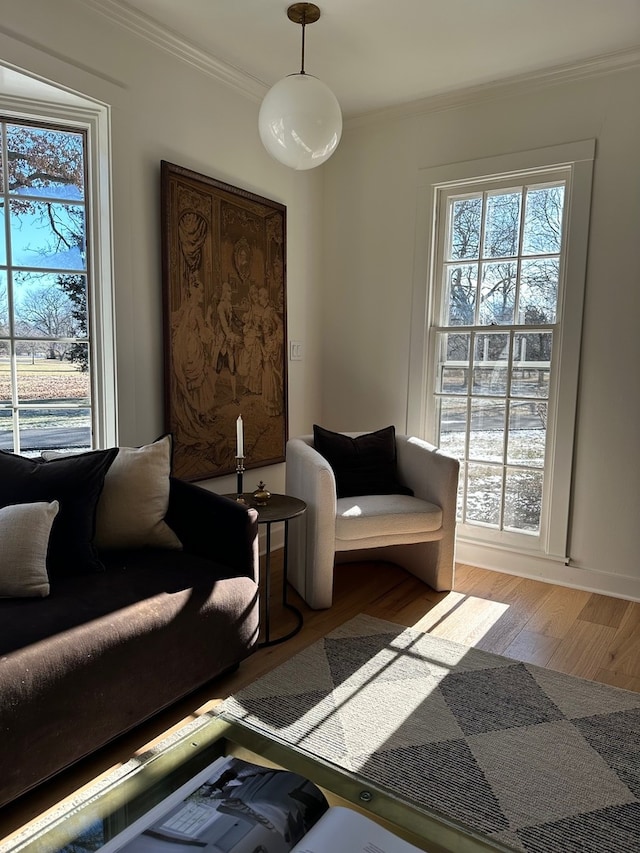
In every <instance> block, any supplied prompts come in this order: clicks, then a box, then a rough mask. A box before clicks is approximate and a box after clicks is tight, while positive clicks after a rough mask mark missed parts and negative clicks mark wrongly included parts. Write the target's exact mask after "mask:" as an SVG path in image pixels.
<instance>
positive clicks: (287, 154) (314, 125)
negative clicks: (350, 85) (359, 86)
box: [258, 3, 342, 169]
mask: <svg viewBox="0 0 640 853" xmlns="http://www.w3.org/2000/svg"><path fill="white" fill-rule="evenodd" d="M287 17H288V18H289V20H290V21H293V23H294V24H300V25H301V26H302V62H301V69H300V73H299V74H290V75H289V76H288V77H285V78H284V79H283V80H280V81H279V82H278V83H276V84H275V86H273V87H272V88H271V89H270V90H269V91H268V92H267V94H266V95H265V98H264V100H263V102H262V105H261V107H260V115H259V117H258V129H259V131H260V139H261V140H262V144H263V145H264V147H265V148H266V149H267V151H268V152H269V154H271V156H272V157H274V158H275V159H276V160H279V161H280V163H284V165H285V166H289V167H290V168H291V169H313V168H314V167H315V166H320V165H321V164H322V163H324V162H325V160H328V159H329V157H331V155H332V154H333V152H334V151H335V150H336V148H337V147H338V143H339V142H340V137H341V135H342V113H341V111H340V104H339V103H338V99H337V98H336V96H335V95H334V94H333V92H332V91H331V89H329V87H328V86H326V85H325V84H324V83H323V82H322V81H321V80H318V78H317V77H312V76H311V75H310V74H307V73H306V71H305V70H304V36H305V27H306V26H307V24H313V23H315V22H316V21H317V20H318V18H319V17H320V9H319V8H318V7H317V6H316V5H315V4H314V3H294V4H293V5H292V6H289V8H288V9H287Z"/></svg>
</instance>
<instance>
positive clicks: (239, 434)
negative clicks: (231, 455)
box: [236, 415, 244, 456]
mask: <svg viewBox="0 0 640 853" xmlns="http://www.w3.org/2000/svg"><path fill="white" fill-rule="evenodd" d="M236 456H244V431H243V428H242V415H238V420H237V421H236Z"/></svg>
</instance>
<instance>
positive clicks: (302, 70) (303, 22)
mask: <svg viewBox="0 0 640 853" xmlns="http://www.w3.org/2000/svg"><path fill="white" fill-rule="evenodd" d="M306 25H307V13H306V11H304V12H303V13H302V59H301V67H300V73H301V74H305V73H306V72H305V70H304V29H305V27H306Z"/></svg>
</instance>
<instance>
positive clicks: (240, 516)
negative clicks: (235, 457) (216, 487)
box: [165, 477, 259, 583]
mask: <svg viewBox="0 0 640 853" xmlns="http://www.w3.org/2000/svg"><path fill="white" fill-rule="evenodd" d="M165 520H166V522H167V524H168V525H169V527H171V529H172V530H174V531H175V533H176V535H177V536H178V538H179V539H180V541H181V542H182V544H183V546H184V549H185V551H189V552H190V553H192V554H197V555H198V556H200V557H205V558H207V559H210V560H215V562H216V563H221V564H222V565H224V566H228V567H229V569H231V570H232V571H233V573H234V574H236V575H246V576H247V577H250V578H251V579H252V580H254V581H256V583H257V581H258V577H259V550H258V513H257V511H256V510H255V509H250V508H247V507H245V506H242V505H241V504H238V503H236V502H235V501H232V500H229V498H225V497H223V496H222V495H218V494H216V493H215V492H210V491H209V490H208V489H204V488H202V487H201V486H196V485H195V484H194V483H187V482H185V481H184V480H179V479H177V478H176V477H172V478H171V490H170V494H169V509H168V511H167V515H166V518H165Z"/></svg>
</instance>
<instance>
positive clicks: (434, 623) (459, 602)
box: [413, 592, 509, 646]
mask: <svg viewBox="0 0 640 853" xmlns="http://www.w3.org/2000/svg"><path fill="white" fill-rule="evenodd" d="M508 609H509V605H508V604H504V603H503V602H501V601H491V600H488V599H486V598H479V597H476V596H474V595H465V594H464V593H461V592H450V593H449V594H448V595H447V596H446V597H445V598H443V599H442V601H439V602H438V603H437V604H436V605H435V606H434V607H432V608H431V610H430V611H429V612H428V613H425V615H424V616H422V617H421V618H420V619H419V620H418V621H417V622H416V623H415V625H414V626H413V627H414V629H415V630H417V631H426V632H428V633H429V634H431V635H432V636H434V637H445V638H446V639H448V640H452V641H453V642H454V643H462V644H463V645H465V646H474V645H475V644H476V643H477V642H478V641H479V640H481V639H482V637H484V636H485V635H486V634H488V632H489V631H490V630H491V629H492V628H493V627H494V625H496V623H497V622H498V621H499V620H500V619H501V618H502V617H503V616H504V614H505V613H506V611H507V610H508Z"/></svg>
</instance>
